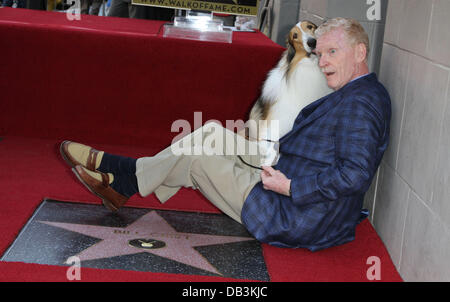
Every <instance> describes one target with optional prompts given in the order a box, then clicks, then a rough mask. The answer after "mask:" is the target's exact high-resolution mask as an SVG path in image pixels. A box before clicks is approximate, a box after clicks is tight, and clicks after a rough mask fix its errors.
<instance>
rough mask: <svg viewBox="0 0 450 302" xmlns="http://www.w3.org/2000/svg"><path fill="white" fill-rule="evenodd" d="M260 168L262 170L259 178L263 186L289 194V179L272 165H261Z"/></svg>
mask: <svg viewBox="0 0 450 302" xmlns="http://www.w3.org/2000/svg"><path fill="white" fill-rule="evenodd" d="M262 168H263V171H262V172H261V180H262V183H263V188H264V189H266V190H272V191H274V192H277V193H280V194H283V195H286V196H289V195H290V194H289V189H290V187H291V180H290V179H288V178H287V177H286V175H284V174H283V173H281V172H280V171H279V170H275V169H274V168H272V167H266V166H263V167H262Z"/></svg>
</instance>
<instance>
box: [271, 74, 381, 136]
mask: <svg viewBox="0 0 450 302" xmlns="http://www.w3.org/2000/svg"><path fill="white" fill-rule="evenodd" d="M376 79H377V78H376V75H375V73H371V74H369V75H367V76H364V77H362V78H360V79H357V80H354V81H352V82H350V83H348V84H347V85H346V86H344V87H342V88H341V89H339V90H338V91H335V92H332V93H330V94H328V95H326V96H324V97H323V98H321V99H318V100H317V101H315V102H313V103H311V104H309V105H308V106H306V107H305V108H303V109H302V111H301V112H300V113H299V115H298V116H297V118H296V119H295V122H294V126H293V128H292V130H291V131H289V132H288V133H287V134H286V135H285V136H283V137H282V138H281V139H280V143H282V142H283V141H285V140H286V139H288V138H289V137H290V136H291V135H292V134H294V133H295V132H297V131H299V130H300V129H302V128H303V127H305V126H306V125H308V124H310V123H311V122H313V121H314V120H316V119H318V118H319V117H321V116H322V115H324V114H325V113H327V112H328V111H330V110H331V109H332V108H334V107H335V106H336V105H337V104H339V102H340V101H341V100H342V98H343V95H344V92H345V91H346V90H348V89H352V87H353V86H354V85H361V84H364V82H365V81H368V82H370V81H374V80H375V81H376Z"/></svg>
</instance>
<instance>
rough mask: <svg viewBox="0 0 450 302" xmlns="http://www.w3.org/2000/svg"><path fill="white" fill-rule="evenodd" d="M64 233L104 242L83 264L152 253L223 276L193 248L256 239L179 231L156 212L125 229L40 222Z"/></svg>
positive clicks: (84, 253) (85, 252)
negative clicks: (77, 234) (76, 234)
mask: <svg viewBox="0 0 450 302" xmlns="http://www.w3.org/2000/svg"><path fill="white" fill-rule="evenodd" d="M39 222H40V223H43V224H47V225H51V226H55V227H58V228H62V229H65V230H69V231H73V232H77V233H80V234H84V235H87V236H91V237H95V238H98V239H102V241H100V242H98V243H96V244H94V245H92V246H91V247H89V248H87V249H85V250H83V251H82V252H80V253H79V254H78V255H76V256H77V257H78V258H79V259H80V260H81V261H86V260H93V259H101V258H110V257H115V256H121V255H130V254H136V253H141V252H145V253H151V254H154V255H157V256H161V257H164V258H168V259H171V260H174V261H177V262H181V263H184V264H187V265H190V266H193V267H197V268H200V269H203V270H206V271H209V272H213V273H215V274H219V275H221V273H220V272H219V271H218V270H217V269H216V268H215V267H214V266H212V265H211V264H210V263H209V262H208V261H207V260H206V259H205V258H204V257H203V256H202V255H201V254H200V253H199V252H197V251H196V250H195V249H194V247H197V246H207V245H216V244H226V243H232V242H241V241H249V240H255V239H254V238H251V237H234V236H218V235H207V234H196V233H182V232H177V231H176V230H175V229H174V228H173V227H171V226H170V225H169V224H168V223H167V222H166V221H165V220H164V219H163V218H162V217H161V216H160V215H158V214H157V213H156V212H155V211H151V212H149V213H147V214H145V215H144V216H142V217H141V218H139V219H138V220H136V221H135V222H133V223H132V224H130V225H129V226H127V227H125V228H118V227H105V226H98V225H85V224H73V223H61V222H50V221H39Z"/></svg>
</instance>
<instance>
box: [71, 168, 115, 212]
mask: <svg viewBox="0 0 450 302" xmlns="http://www.w3.org/2000/svg"><path fill="white" fill-rule="evenodd" d="M72 172H73V173H74V174H75V176H76V177H77V178H78V180H79V181H80V182H81V183H82V184H83V185H84V186H85V187H86V188H87V189H88V190H89V192H91V193H92V194H94V195H95V196H97V197H98V198H100V199H101V200H102V203H103V205H104V206H105V207H106V208H107V209H109V210H110V211H112V212H117V210H118V208H117V207H116V206H114V204H113V203H112V202H111V201H109V200H108V199H106V198H105V197H104V196H102V195H101V194H99V193H97V192H95V191H94V190H93V189H92V188H91V186H89V185H88V184H87V183H86V182H85V181H84V180H83V178H81V176H80V174H78V172H77V170H76V169H75V168H72Z"/></svg>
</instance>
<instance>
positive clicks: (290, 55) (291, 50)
mask: <svg viewBox="0 0 450 302" xmlns="http://www.w3.org/2000/svg"><path fill="white" fill-rule="evenodd" d="M287 48H288V49H287V60H288V63H291V61H292V59H294V56H295V48H294V45H292V44H291V43H290V41H289V43H287Z"/></svg>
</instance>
